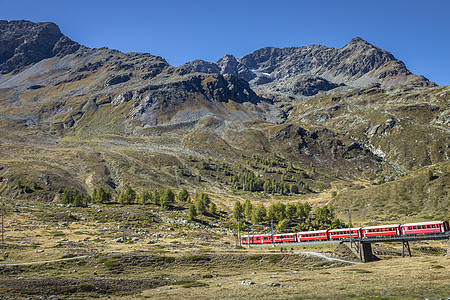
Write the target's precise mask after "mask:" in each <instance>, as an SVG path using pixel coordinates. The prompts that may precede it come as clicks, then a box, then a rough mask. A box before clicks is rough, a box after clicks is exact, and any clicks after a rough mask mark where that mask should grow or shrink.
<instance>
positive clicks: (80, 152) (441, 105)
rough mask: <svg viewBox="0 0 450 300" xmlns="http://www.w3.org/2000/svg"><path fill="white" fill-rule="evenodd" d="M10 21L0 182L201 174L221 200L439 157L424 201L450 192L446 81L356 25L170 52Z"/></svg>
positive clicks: (277, 195)
mask: <svg viewBox="0 0 450 300" xmlns="http://www.w3.org/2000/svg"><path fill="white" fill-rule="evenodd" d="M0 26H1V27H0V29H1V31H0V41H1V43H0V49H1V51H0V69H1V73H2V74H0V153H1V154H2V155H1V157H0V194H1V195H8V196H12V197H22V198H29V197H33V198H40V199H46V200H52V199H53V198H54V197H55V195H56V196H57V191H58V190H60V189H67V188H73V189H77V190H80V191H82V192H83V193H90V192H92V190H93V189H94V188H96V187H100V186H102V187H104V188H106V189H109V190H111V191H112V192H113V193H116V192H117V191H118V190H119V189H121V188H122V187H124V186H126V185H131V186H133V187H134V188H136V189H137V190H138V191H141V190H143V189H144V188H149V189H151V188H165V187H168V186H169V187H172V188H174V189H180V188H182V187H184V188H187V189H189V190H191V191H193V190H207V191H208V192H209V193H211V194H214V195H215V197H217V198H220V199H224V200H223V201H222V204H221V205H223V206H224V207H226V206H228V205H229V202H230V201H229V200H226V199H239V198H241V197H254V198H258V199H259V198H261V197H262V198H264V199H266V198H267V197H270V198H273V199H281V200H283V201H284V200H291V199H292V200H294V199H297V200H298V199H300V200H304V199H305V197H308V198H310V199H311V198H314V199H316V198H317V199H318V200H317V201H318V202H322V203H323V202H329V201H331V203H333V201H332V200H333V199H331V198H330V197H329V196H328V195H329V194H330V192H331V191H338V194H337V197H336V198H335V199H334V200H335V202H334V203H336V205H337V206H338V207H340V206H345V205H347V203H349V201H350V200H349V199H352V197H353V196H356V195H361V197H363V198H364V199H371V197H372V196H373V197H375V196H376V194H378V193H379V191H378V189H377V187H382V186H383V185H384V184H385V182H388V183H389V184H391V183H390V182H391V181H394V182H395V183H396V184H399V185H402V186H407V185H410V184H411V180H406V179H404V178H415V176H419V177H420V178H423V176H422V175H420V174H425V173H426V170H427V169H428V168H434V169H433V170H434V171H435V173H436V174H437V175H436V176H439V179H438V180H436V181H432V182H431V183H430V184H429V185H430V189H429V190H430V191H431V192H427V191H422V192H423V194H424V195H425V196H427V197H428V196H429V198H430V199H432V201H431V200H430V201H429V202H427V203H428V205H427V207H426V213H428V212H430V211H432V209H433V208H437V207H439V208H441V207H442V205H441V202H442V201H441V202H439V201H440V200H439V201H438V200H436V201H438V202H437V204H436V205H435V204H433V203H435V202H434V201H435V199H441V198H442V199H444V198H445V197H446V193H447V191H446V189H440V188H439V186H440V185H442V184H444V185H445V184H446V181H447V180H448V178H449V177H448V176H445V172H447V170H448V168H447V165H446V163H447V162H448V157H449V154H450V152H449V151H450V148H449V146H448V145H450V140H449V137H450V129H449V125H450V119H449V118H450V113H449V112H450V107H449V101H448V100H449V99H450V90H449V87H438V86H436V85H435V84H434V83H432V82H430V81H428V80H427V79H425V78H424V77H422V76H418V75H414V74H411V73H410V72H409V71H408V70H407V69H406V67H405V65H404V64H403V63H402V62H401V61H399V60H397V59H395V58H394V57H393V56H392V55H391V54H390V53H388V52H386V51H384V50H382V49H380V48H378V47H376V46H373V45H371V44H369V43H367V42H366V41H364V40H362V39H360V38H355V39H353V40H352V41H351V42H350V43H349V44H347V45H346V46H344V47H343V48H340V49H336V48H329V47H326V46H319V45H312V46H306V47H300V48H295V47H292V48H284V49H279V48H273V47H268V48H263V49H260V50H257V51H255V52H253V53H250V54H248V55H245V56H244V57H242V58H239V59H237V58H235V57H234V56H232V55H225V56H223V57H222V58H221V59H219V61H218V62H216V63H212V62H205V61H202V60H196V61H193V62H189V63H186V64H184V65H183V66H180V67H174V66H171V65H170V64H168V63H167V61H166V60H164V59H163V58H161V57H159V56H154V55H151V54H146V53H122V52H119V51H117V50H111V49H107V48H99V49H91V48H88V47H85V46H82V45H79V44H78V43H76V42H74V41H71V40H70V39H69V38H68V37H66V36H64V35H63V34H62V33H61V32H60V30H59V28H58V27H57V26H56V25H55V24H52V23H32V22H28V21H1V22H0ZM439 172H442V176H441V175H438V174H441V173H439ZM408 176H409V177H408ZM421 176H422V177H421ZM438 182H439V183H438ZM356 187H357V188H356ZM369 187H370V188H369ZM361 189H364V191H367V192H364V193H363V192H361ZM344 191H345V192H344ZM430 193H432V194H433V195H431V194H430ZM398 197H400V198H402V199H410V201H412V202H414V203H415V202H416V199H417V198H416V197H412V198H408V197H409V196H408V194H407V193H406V194H405V193H402V194H401V195H400V194H399V196H398ZM56 198H57V197H56ZM447 198H448V197H447ZM324 199H328V200H326V201H325V200H324ZM367 201H369V200H367ZM383 201H388V199H384V198H383ZM405 201H406V200H405ZM408 201H409V200H408ZM379 202H380V203H381V200H380V201H379ZM358 205H359V204H358ZM418 207H420V205H419V206H418ZM419 209H420V208H417V210H419ZM396 212H397V211H396ZM408 213H409V212H408ZM424 213H425V212H424ZM441 213H442V215H443V216H445V214H446V212H445V211H443V210H441Z"/></svg>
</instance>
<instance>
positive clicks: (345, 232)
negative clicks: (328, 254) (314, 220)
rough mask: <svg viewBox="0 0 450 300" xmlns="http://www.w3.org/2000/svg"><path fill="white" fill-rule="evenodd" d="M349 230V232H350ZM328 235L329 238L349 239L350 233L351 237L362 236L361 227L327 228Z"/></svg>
mask: <svg viewBox="0 0 450 300" xmlns="http://www.w3.org/2000/svg"><path fill="white" fill-rule="evenodd" d="M350 232H351V234H350ZM328 235H329V236H330V240H343V239H349V238H350V235H351V237H352V238H360V237H362V228H361V227H359V228H350V229H348V228H343V229H332V230H328Z"/></svg>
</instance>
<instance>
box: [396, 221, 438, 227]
mask: <svg viewBox="0 0 450 300" xmlns="http://www.w3.org/2000/svg"><path fill="white" fill-rule="evenodd" d="M441 223H444V221H431V222H419V223H408V224H403V225H402V226H417V225H431V224H441Z"/></svg>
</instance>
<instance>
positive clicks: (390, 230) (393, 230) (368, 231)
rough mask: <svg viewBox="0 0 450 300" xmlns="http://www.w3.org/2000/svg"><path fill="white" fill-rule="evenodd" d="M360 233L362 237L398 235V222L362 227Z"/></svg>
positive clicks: (399, 232) (399, 231)
mask: <svg viewBox="0 0 450 300" xmlns="http://www.w3.org/2000/svg"><path fill="white" fill-rule="evenodd" d="M362 233H363V236H364V237H379V236H392V235H400V234H401V230H400V224H395V225H381V226H371V227H363V228H362Z"/></svg>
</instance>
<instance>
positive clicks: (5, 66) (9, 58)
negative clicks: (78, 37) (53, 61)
mask: <svg viewBox="0 0 450 300" xmlns="http://www.w3.org/2000/svg"><path fill="white" fill-rule="evenodd" d="M80 47H81V46H80V45H79V44H78V43H75V42H74V41H72V40H70V39H69V38H68V37H66V36H65V35H63V34H62V33H61V31H60V30H59V27H58V26H57V25H56V24H53V23H50V22H47V23H33V22H30V21H24V20H22V21H5V20H0V73H2V74H6V73H9V72H11V71H13V70H19V69H20V68H23V67H25V66H28V65H31V64H33V63H36V62H39V61H41V60H43V59H45V58H50V57H54V56H64V55H67V54H71V53H73V52H75V51H77V50H78V49H79V48H80Z"/></svg>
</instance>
